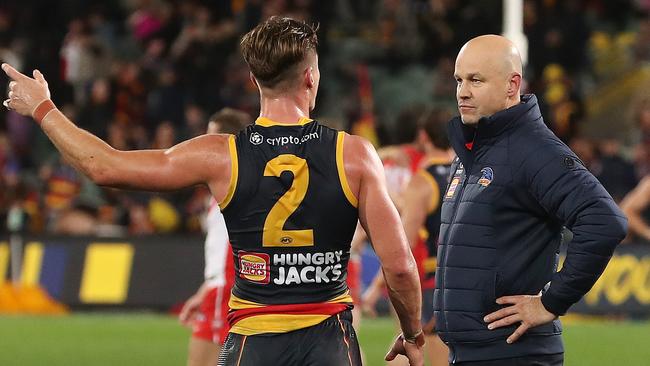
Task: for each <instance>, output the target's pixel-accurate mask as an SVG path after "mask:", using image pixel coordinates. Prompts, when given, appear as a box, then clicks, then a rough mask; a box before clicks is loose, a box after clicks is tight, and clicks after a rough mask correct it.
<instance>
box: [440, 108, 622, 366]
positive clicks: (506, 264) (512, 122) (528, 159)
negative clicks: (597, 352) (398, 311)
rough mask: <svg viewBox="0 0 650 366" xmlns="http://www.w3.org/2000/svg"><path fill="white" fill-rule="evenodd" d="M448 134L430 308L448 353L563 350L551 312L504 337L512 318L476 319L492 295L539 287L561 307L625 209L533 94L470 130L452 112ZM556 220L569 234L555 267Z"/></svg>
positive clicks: (455, 357) (578, 291)
mask: <svg viewBox="0 0 650 366" xmlns="http://www.w3.org/2000/svg"><path fill="white" fill-rule="evenodd" d="M468 136H473V145H471V148H470V146H468ZM449 138H450V141H451V143H452V146H453V147H454V150H455V151H456V153H457V155H458V158H457V159H456V161H455V162H454V164H453V166H452V170H451V171H452V174H453V175H452V176H451V180H450V184H449V186H448V188H447V191H446V193H445V196H444V201H443V205H442V220H441V222H442V225H441V228H440V239H439V246H438V268H437V271H436V290H435V298H434V310H435V317H436V329H437V331H438V333H439V335H440V337H441V339H442V340H443V341H445V343H447V345H448V346H449V348H450V360H451V361H452V362H462V361H476V360H490V359H501V358H511V357H520V356H529V355H537V354H539V355H541V354H554V353H560V352H563V351H564V349H563V345H562V339H561V332H562V329H561V325H560V321H559V320H555V321H553V322H552V323H549V324H546V325H542V326H539V327H536V328H533V329H530V330H528V332H527V333H526V334H525V335H524V336H523V337H522V338H520V339H519V340H518V341H517V342H515V343H514V344H507V343H506V341H505V340H506V338H507V337H508V336H509V335H510V334H512V333H513V332H514V330H515V329H516V326H511V327H505V328H499V329H496V330H488V329H487V324H486V323H485V322H484V321H483V317H484V316H485V315H487V314H488V313H491V312H493V311H496V310H498V309H499V308H500V306H499V305H497V304H496V302H495V300H496V299H497V298H498V297H501V296H505V295H525V294H528V295H535V294H538V293H540V291H542V292H543V295H542V303H543V304H544V306H545V307H546V309H548V310H549V311H550V312H552V313H554V314H557V315H562V314H564V313H565V312H566V311H567V309H568V308H569V307H570V306H571V305H572V304H573V303H575V302H577V301H578V300H579V299H580V298H581V297H582V296H583V295H584V294H585V293H586V292H587V291H589V289H590V288H591V287H592V286H593V284H594V283H595V282H596V280H597V279H598V277H599V276H600V274H601V273H602V272H603V270H604V269H605V266H606V265H607V262H608V261H609V259H610V257H611V255H612V252H613V251H614V248H615V247H616V245H618V244H619V243H620V241H621V240H622V239H623V237H624V236H625V233H626V230H627V220H626V218H625V216H624V215H623V213H621V211H620V210H619V209H618V207H617V206H616V204H615V203H614V201H613V200H612V198H611V197H610V195H609V194H608V193H607V192H606V191H605V189H604V188H603V186H602V185H601V184H600V183H599V182H598V180H597V179H596V178H595V177H594V176H593V175H592V174H591V173H589V171H587V169H585V167H584V166H583V164H582V162H581V161H580V160H579V159H578V158H577V157H576V155H575V154H574V153H573V152H572V151H571V150H570V149H569V148H568V147H567V146H566V145H565V144H564V143H562V142H561V141H560V140H559V139H558V138H557V137H556V136H555V135H554V134H553V133H552V132H551V131H550V130H549V129H548V128H547V127H546V125H545V124H544V121H543V120H542V116H541V113H540V110H539V107H538V105H537V98H536V97H535V96H534V95H526V96H523V97H522V102H521V103H520V104H518V105H516V106H514V107H512V108H509V109H507V110H504V111H501V112H498V113H496V114H494V115H493V116H491V117H489V118H483V119H481V120H480V121H479V123H478V127H477V128H475V129H474V128H473V127H467V126H465V125H463V124H462V122H461V120H460V118H455V119H453V120H452V121H451V122H450V123H449ZM469 140H471V138H469ZM563 226H566V227H567V228H568V229H569V230H571V231H572V232H573V234H574V236H573V240H572V241H571V242H570V243H569V244H568V254H567V257H566V260H565V262H564V265H563V268H562V270H561V271H560V272H556V271H557V260H558V255H557V253H558V248H559V246H560V243H561V241H562V234H561V233H562V227H563Z"/></svg>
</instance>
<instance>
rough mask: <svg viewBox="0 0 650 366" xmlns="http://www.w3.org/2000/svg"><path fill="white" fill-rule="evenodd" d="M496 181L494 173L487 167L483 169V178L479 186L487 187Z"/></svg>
mask: <svg viewBox="0 0 650 366" xmlns="http://www.w3.org/2000/svg"><path fill="white" fill-rule="evenodd" d="M493 179H494V171H492V168H490V167H486V168H483V169H481V178H480V179H479V180H478V184H480V185H482V186H483V187H487V186H489V185H490V183H492V180H493Z"/></svg>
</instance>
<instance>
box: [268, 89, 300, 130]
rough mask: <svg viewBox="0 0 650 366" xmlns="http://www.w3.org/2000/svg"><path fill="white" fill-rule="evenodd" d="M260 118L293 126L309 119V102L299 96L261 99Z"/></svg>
mask: <svg viewBox="0 0 650 366" xmlns="http://www.w3.org/2000/svg"><path fill="white" fill-rule="evenodd" d="M260 117H265V118H268V119H270V120H272V121H274V122H276V123H280V124H285V123H286V124H293V123H296V122H298V121H299V120H300V119H301V118H309V100H308V99H307V98H305V97H303V96H299V95H281V96H272V97H266V96H262V97H261V99H260Z"/></svg>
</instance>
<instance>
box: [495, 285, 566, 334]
mask: <svg viewBox="0 0 650 366" xmlns="http://www.w3.org/2000/svg"><path fill="white" fill-rule="evenodd" d="M497 304H499V305H504V304H511V305H510V306H508V307H505V308H503V309H501V310H497V311H495V312H493V313H491V314H488V315H486V316H485V318H483V320H484V321H485V322H486V323H488V326H487V327H488V329H496V328H500V327H505V326H508V325H512V324H515V323H520V324H519V327H517V329H516V330H515V332H514V333H512V334H511V335H510V337H508V339H506V342H508V343H513V342H515V341H516V340H517V339H519V337H521V336H522V335H523V334H524V333H526V331H527V330H528V329H530V328H533V327H536V326H538V325H542V324H546V323H549V322H551V321H553V319H555V318H556V316H555V314H553V313H551V312H549V311H548V310H546V308H545V307H544V305H543V304H542V296H541V295H536V296H531V295H517V296H503V297H500V298H498V299H497Z"/></svg>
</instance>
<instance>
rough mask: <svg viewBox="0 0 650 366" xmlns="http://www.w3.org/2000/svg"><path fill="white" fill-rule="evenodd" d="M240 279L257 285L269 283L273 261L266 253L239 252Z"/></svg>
mask: <svg viewBox="0 0 650 366" xmlns="http://www.w3.org/2000/svg"><path fill="white" fill-rule="evenodd" d="M238 257H239V277H241V278H243V279H245V280H249V281H251V282H257V283H265V284H266V283H269V280H270V279H271V275H270V272H271V268H270V267H271V261H270V257H269V255H268V254H266V253H249V252H243V251H240V252H239V255H238Z"/></svg>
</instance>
